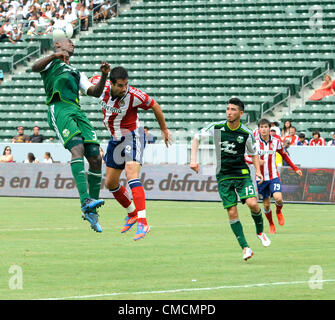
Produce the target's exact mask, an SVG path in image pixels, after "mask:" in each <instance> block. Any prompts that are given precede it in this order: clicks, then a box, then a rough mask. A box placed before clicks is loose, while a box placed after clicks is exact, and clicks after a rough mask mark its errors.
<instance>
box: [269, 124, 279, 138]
mask: <svg viewBox="0 0 335 320" xmlns="http://www.w3.org/2000/svg"><path fill="white" fill-rule="evenodd" d="M270 134H271V136H273V137H276V138H277V139H279V140H280V139H281V138H280V129H279V128H278V127H272V128H270Z"/></svg>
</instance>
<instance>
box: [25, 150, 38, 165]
mask: <svg viewBox="0 0 335 320" xmlns="http://www.w3.org/2000/svg"><path fill="white" fill-rule="evenodd" d="M24 163H40V162H39V160H38V159H37V158H36V157H35V155H34V154H33V153H32V152H29V153H28V154H27V159H26V160H24Z"/></svg>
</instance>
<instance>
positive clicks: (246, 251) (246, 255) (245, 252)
mask: <svg viewBox="0 0 335 320" xmlns="http://www.w3.org/2000/svg"><path fill="white" fill-rule="evenodd" d="M253 254H254V253H253V252H252V250H251V249H250V248H249V247H245V248H243V260H245V261H247V260H248V259H250V258H251V257H252V255H253Z"/></svg>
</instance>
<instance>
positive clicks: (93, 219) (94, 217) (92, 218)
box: [81, 212, 102, 232]
mask: <svg viewBox="0 0 335 320" xmlns="http://www.w3.org/2000/svg"><path fill="white" fill-rule="evenodd" d="M81 215H82V218H83V219H84V220H87V221H88V222H89V223H90V225H91V228H92V229H93V230H94V231H95V232H102V228H101V226H100V224H99V220H98V217H99V215H98V214H97V213H96V212H87V213H82V214H81Z"/></svg>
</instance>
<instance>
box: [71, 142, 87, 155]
mask: <svg viewBox="0 0 335 320" xmlns="http://www.w3.org/2000/svg"><path fill="white" fill-rule="evenodd" d="M84 151H85V150H84V145H83V144H77V145H75V146H73V147H72V148H71V149H70V152H71V155H72V159H76V158H82V157H84Z"/></svg>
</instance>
